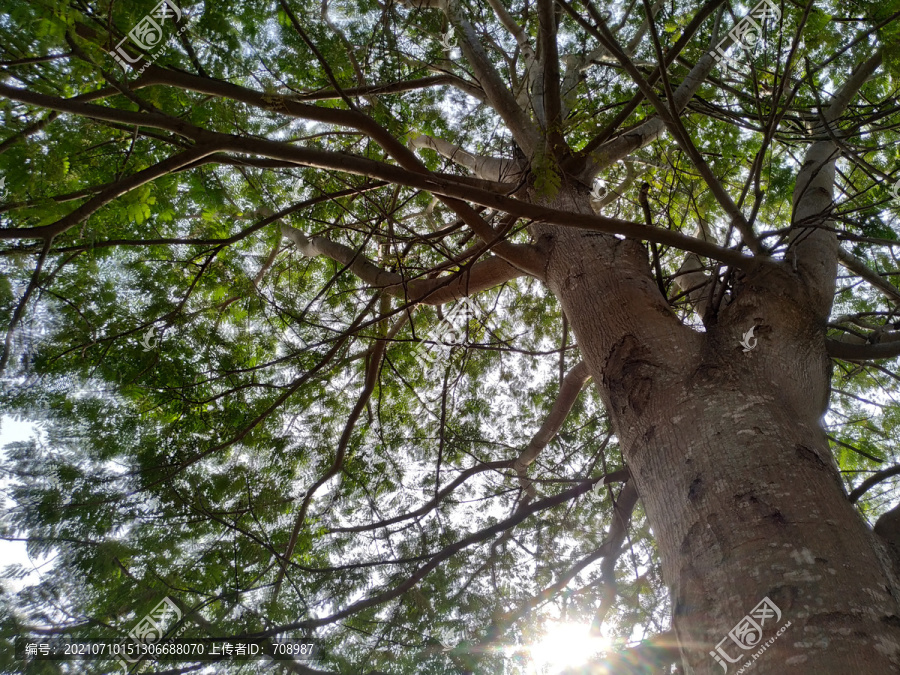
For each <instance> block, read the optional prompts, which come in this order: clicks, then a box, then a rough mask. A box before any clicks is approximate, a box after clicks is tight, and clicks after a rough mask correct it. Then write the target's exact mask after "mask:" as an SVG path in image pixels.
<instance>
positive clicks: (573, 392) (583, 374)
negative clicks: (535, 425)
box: [512, 361, 591, 505]
mask: <svg viewBox="0 0 900 675" xmlns="http://www.w3.org/2000/svg"><path fill="white" fill-rule="evenodd" d="M590 377H591V375H590V373H589V372H588V368H587V364H586V363H585V362H584V361H579V362H578V363H577V364H576V365H575V366H574V367H573V368H572V369H571V370H570V371H569V372H568V373H567V374H566V376H565V377H564V378H563V381H562V384H561V385H560V387H559V394H557V396H556V400H555V401H554V402H553V407H552V408H551V409H550V414H549V415H547V417H546V419H544V423H543V424H542V425H541V428H540V429H538V431H537V433H536V434H535V435H534V436H533V437H532V439H531V441H529V443H528V445H527V446H526V447H525V449H524V450H522V452H521V453H520V454H519V456H518V457H517V458H516V460H515V461H514V462H513V465H512V468H513V470H514V471H515V472H516V475H517V476H518V478H519V484H520V485H521V486H522V489H523V490H524V491H525V499H524V500H523V505H527V504H528V502H530V501H531V500H532V499H534V498H535V497H536V496H537V492H536V491H535V489H534V484H533V482H532V481H531V480H530V479H529V478H528V473H527V472H528V467H529V466H530V465H531V464H532V462H534V460H536V459H537V457H538V455H539V454H541V451H542V450H543V449H544V448H546V447H547V444H548V443H549V442H550V441H551V440H553V438H554V437H555V436H556V434H558V433H559V430H560V429H561V428H562V425H563V423H564V422H565V421H566V417H568V415H569V411H570V410H572V406H573V405H575V401H576V400H578V395H579V394H580V393H581V390H582V389H584V385H585V383H586V382H587V381H588V380H589V379H590Z"/></svg>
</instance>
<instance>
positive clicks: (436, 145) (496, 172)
mask: <svg viewBox="0 0 900 675" xmlns="http://www.w3.org/2000/svg"><path fill="white" fill-rule="evenodd" d="M409 142H410V144H411V145H412V146H413V147H414V148H416V149H421V148H429V149H431V150H434V151H435V152H436V153H438V154H439V155H441V156H442V157H446V158H447V159H449V160H450V161H452V162H455V163H457V164H459V165H460V166H464V167H466V168H467V169H469V170H470V171H471V172H472V173H474V174H475V176H477V177H478V178H481V179H482V180H489V181H493V182H497V183H516V182H518V180H519V177H520V176H521V174H522V171H523V167H522V166H520V165H519V163H518V162H516V161H515V160H512V159H503V158H500V157H484V156H482V155H473V154H472V153H470V152H466V151H465V150H463V149H462V146H459V145H453V143H450V142H448V141H445V140H444V139H442V138H434V137H432V136H426V135H425V134H420V135H418V136H415V137H414V138H411V139H410V141H409Z"/></svg>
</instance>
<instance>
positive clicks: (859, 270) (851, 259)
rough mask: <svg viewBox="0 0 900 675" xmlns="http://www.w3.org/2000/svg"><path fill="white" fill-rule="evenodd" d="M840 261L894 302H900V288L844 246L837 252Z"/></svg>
mask: <svg viewBox="0 0 900 675" xmlns="http://www.w3.org/2000/svg"><path fill="white" fill-rule="evenodd" d="M837 256H838V262H840V263H841V265H843V266H844V267H846V268H847V269H848V270H850V271H851V272H853V273H854V274H856V275H857V276H860V277H862V278H863V279H865V280H866V281H868V282H869V283H870V284H872V286H874V287H875V288H877V289H878V290H879V291H881V292H882V293H884V294H885V295H886V296H887V297H888V298H890V299H891V300H893V301H894V302H897V303H900V288H897V287H896V286H894V285H893V284H892V283H891V282H890V281H888V280H887V279H885V278H884V277H882V276H881V275H880V274H878V273H877V272H875V271H874V270H872V269H870V268H869V266H868V265H866V263H864V262H863V261H862V260H860V259H859V258H857V257H856V256H854V255H853V254H852V253H848V252H847V251H845V250H844V249H842V248H839V249H838V252H837Z"/></svg>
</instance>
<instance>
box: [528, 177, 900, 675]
mask: <svg viewBox="0 0 900 675" xmlns="http://www.w3.org/2000/svg"><path fill="white" fill-rule="evenodd" d="M557 202H558V203H559V202H564V206H566V207H567V208H574V209H577V210H580V211H584V210H585V209H586V208H587V202H586V199H584V198H582V196H581V195H578V194H572V195H570V196H568V197H567V196H563V197H560V198H558V199H557ZM534 233H535V234H536V235H538V236H539V237H540V238H541V239H540V241H541V244H542V245H543V246H545V247H546V248H547V250H548V251H549V253H550V257H549V260H550V262H549V265H548V268H547V281H548V284H549V286H550V288H551V289H552V290H553V292H554V293H555V294H556V295H557V297H558V298H559V300H560V302H561V303H562V305H563V308H564V310H565V312H566V315H567V317H568V318H569V321H570V323H571V325H572V328H573V330H574V332H575V335H576V337H577V338H578V344H579V347H580V349H581V351H582V353H583V356H584V359H585V362H586V363H587V366H588V368H589V370H590V372H591V375H592V376H593V380H594V382H595V383H596V385H597V386H598V388H599V391H600V395H601V397H602V398H603V400H604V402H605V404H606V407H607V410H608V412H609V415H610V417H611V419H612V423H613V427H614V429H615V431H616V434H617V436H618V437H619V440H620V443H621V447H622V451H623V454H624V457H625V461H626V463H627V464H628V466H629V468H630V470H631V473H632V475H633V477H634V480H635V482H636V485H637V488H638V491H639V493H640V496H641V499H642V501H643V504H644V508H645V510H646V514H647V518H648V520H649V523H650V525H651V527H652V528H653V531H654V533H655V535H656V538H657V541H658V545H659V552H660V557H661V561H662V567H663V573H664V577H665V579H666V583H667V584H668V585H669V587H670V589H671V593H672V605H673V611H674V629H675V632H676V634H677V636H678V640H679V644H680V646H681V651H682V655H683V662H684V664H685V668H686V669H687V672H689V673H722V672H727V673H736V672H738V671H739V670H740V669H741V668H742V666H744V665H745V664H747V663H748V662H751V663H752V666H751V667H748V668H745V670H744V672H748V671H749V670H750V669H751V668H752V671H753V672H754V673H757V674H758V675H765V674H766V673H773V674H774V673H778V674H779V675H782V674H784V673H799V674H807V673H808V674H809V675H821V674H822V673H847V674H851V673H853V674H855V673H866V675H870V674H872V675H881V674H884V675H887V674H888V673H898V672H900V610H898V601H897V598H898V597H900V596H897V595H896V594H897V592H898V591H897V589H898V585H897V583H896V579H895V578H894V575H893V572H892V571H891V570H890V565H889V564H888V563H887V559H886V557H885V554H884V549H883V548H882V547H881V545H880V544H878V543H877V542H876V540H875V536H874V535H873V533H872V532H871V530H870V529H869V528H868V526H867V525H866V524H865V522H864V521H863V519H862V518H861V517H860V515H859V514H858V513H857V512H856V511H855V509H854V508H853V506H852V505H851V504H850V503H849V501H848V500H847V498H846V495H845V492H844V489H843V486H842V483H841V481H840V478H839V473H838V471H837V468H836V465H835V463H834V461H833V459H832V456H831V453H830V450H829V446H828V441H827V438H826V437H825V434H824V431H823V429H822V426H821V422H820V420H821V416H822V414H823V413H824V411H825V406H826V404H827V400H828V388H829V379H830V361H829V359H828V358H827V356H826V353H825V347H824V325H821V324H822V322H821V321H819V320H817V319H816V318H815V317H816V314H815V311H816V310H814V309H812V308H813V307H815V305H816V303H815V299H814V298H812V297H811V294H812V293H813V292H814V291H815V290H816V289H807V288H806V287H805V286H804V284H803V283H802V282H801V281H800V276H798V273H797V272H796V271H795V270H793V269H792V266H791V265H790V263H779V264H774V263H768V264H764V265H761V266H760V267H759V268H758V269H757V270H756V271H754V272H753V273H751V274H749V275H748V276H747V277H746V278H744V280H743V282H742V285H741V289H740V291H739V292H738V294H737V297H736V299H735V301H734V302H732V303H731V304H730V305H729V306H728V307H727V309H725V310H723V311H722V312H721V313H720V314H719V318H718V323H717V324H715V325H714V326H711V327H710V328H709V329H708V331H707V332H706V333H705V334H703V333H699V332H695V331H693V330H691V329H689V328H687V327H685V326H683V325H682V324H681V323H680V322H679V321H678V320H677V319H676V318H675V316H674V315H673V314H672V312H671V311H670V309H669V308H668V305H667V303H666V301H665V300H664V299H663V298H662V297H661V296H660V294H659V291H658V290H657V288H656V286H655V284H654V282H653V279H652V277H651V275H650V270H649V264H648V260H647V253H646V251H645V250H644V249H643V247H642V246H641V245H640V244H638V243H636V242H633V241H626V240H618V239H615V238H614V237H608V236H604V235H600V236H597V235H593V234H589V233H587V234H586V233H580V232H576V231H569V230H564V229H562V228H555V227H549V226H539V227H536V228H535V229H534ZM819 290H821V289H819ZM751 326H756V328H755V336H756V337H757V338H758V344H757V346H756V347H755V348H754V349H752V350H750V351H746V352H745V351H744V349H743V347H742V346H741V345H740V340H741V336H742V334H743V333H745V332H746V331H747V330H748V329H750V328H751ZM766 598H768V603H763V604H762V605H761V604H760V603H761V602H763V601H764V599H766ZM748 617H749V618H748ZM788 624H789V625H788ZM733 629H734V630H733ZM757 629H759V630H757ZM779 631H781V632H780V633H779ZM730 632H731V635H732V636H734V638H732V637H731V636H730ZM773 638H775V639H774V641H773ZM760 650H763V651H762V652H760ZM754 655H755V656H754ZM723 668H724V670H723Z"/></svg>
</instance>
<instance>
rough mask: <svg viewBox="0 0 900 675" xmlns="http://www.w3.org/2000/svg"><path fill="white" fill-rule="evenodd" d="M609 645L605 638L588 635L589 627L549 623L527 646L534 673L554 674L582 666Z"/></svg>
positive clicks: (542, 674)
mask: <svg viewBox="0 0 900 675" xmlns="http://www.w3.org/2000/svg"><path fill="white" fill-rule="evenodd" d="M610 646H611V641H610V640H609V638H606V637H602V636H596V635H591V634H590V627H589V626H587V625H584V624H577V623H552V624H550V625H549V627H548V629H547V632H546V633H545V634H544V635H543V637H541V639H540V640H539V641H538V642H536V643H534V644H532V645H530V646H529V647H528V652H529V654H530V656H531V662H532V664H533V666H534V672H535V673H538V674H541V675H544V674H545V673H546V674H547V675H551V674H555V673H557V672H559V671H560V670H563V669H564V668H571V667H572V666H578V665H581V664H583V663H586V662H587V661H588V660H590V659H591V658H594V657H596V656H598V655H599V654H600V653H601V652H604V651H606V650H608V649H609V648H610Z"/></svg>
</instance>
